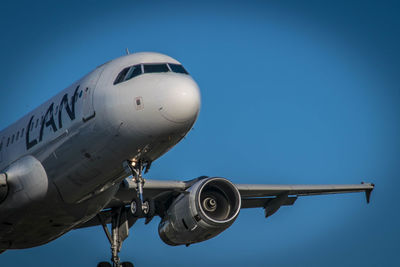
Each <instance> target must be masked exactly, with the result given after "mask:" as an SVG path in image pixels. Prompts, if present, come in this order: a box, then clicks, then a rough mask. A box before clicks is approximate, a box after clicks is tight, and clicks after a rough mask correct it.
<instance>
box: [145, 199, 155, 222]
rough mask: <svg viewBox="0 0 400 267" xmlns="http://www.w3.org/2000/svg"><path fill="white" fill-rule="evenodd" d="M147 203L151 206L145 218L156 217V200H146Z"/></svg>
mask: <svg viewBox="0 0 400 267" xmlns="http://www.w3.org/2000/svg"><path fill="white" fill-rule="evenodd" d="M145 202H147V205H148V206H149V211H148V212H147V214H145V216H146V217H147V218H152V217H154V214H155V213H156V207H155V204H154V199H152V198H151V199H146V200H145Z"/></svg>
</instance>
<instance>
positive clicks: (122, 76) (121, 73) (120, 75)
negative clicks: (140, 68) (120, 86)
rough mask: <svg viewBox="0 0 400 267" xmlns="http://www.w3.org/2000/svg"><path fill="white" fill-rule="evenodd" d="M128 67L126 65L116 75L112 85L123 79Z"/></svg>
mask: <svg viewBox="0 0 400 267" xmlns="http://www.w3.org/2000/svg"><path fill="white" fill-rule="evenodd" d="M129 69H130V67H127V68H125V69H123V70H122V71H121V72H120V73H119V74H118V76H117V78H116V79H115V81H114V85H115V84H117V83H120V82H123V81H124V78H125V75H126V73H127V72H128V70H129Z"/></svg>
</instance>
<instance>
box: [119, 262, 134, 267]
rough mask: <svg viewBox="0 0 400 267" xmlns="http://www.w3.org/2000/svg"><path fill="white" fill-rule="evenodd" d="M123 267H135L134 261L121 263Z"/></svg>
mask: <svg viewBox="0 0 400 267" xmlns="http://www.w3.org/2000/svg"><path fill="white" fill-rule="evenodd" d="M121 266H122V267H134V266H133V263H132V262H129V261H126V262H123V263H122V264H121Z"/></svg>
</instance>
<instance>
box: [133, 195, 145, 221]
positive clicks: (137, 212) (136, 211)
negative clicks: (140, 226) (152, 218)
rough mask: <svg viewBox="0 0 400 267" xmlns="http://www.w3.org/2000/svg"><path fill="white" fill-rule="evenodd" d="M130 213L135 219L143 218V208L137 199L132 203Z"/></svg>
mask: <svg viewBox="0 0 400 267" xmlns="http://www.w3.org/2000/svg"><path fill="white" fill-rule="evenodd" d="M130 211H131V213H132V215H133V216H134V217H138V218H141V217H143V211H142V208H141V204H140V200H139V199H137V198H134V199H133V200H132V202H131V207H130Z"/></svg>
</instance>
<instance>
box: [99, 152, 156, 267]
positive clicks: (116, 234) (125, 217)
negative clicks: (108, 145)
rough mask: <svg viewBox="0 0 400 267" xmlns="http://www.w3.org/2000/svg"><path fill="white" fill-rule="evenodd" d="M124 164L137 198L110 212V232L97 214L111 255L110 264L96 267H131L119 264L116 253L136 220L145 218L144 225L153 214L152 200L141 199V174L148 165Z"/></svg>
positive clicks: (135, 162) (139, 161) (106, 263)
mask: <svg viewBox="0 0 400 267" xmlns="http://www.w3.org/2000/svg"><path fill="white" fill-rule="evenodd" d="M125 163H127V166H128V167H129V170H130V172H131V173H132V176H133V181H134V182H135V183H136V192H137V196H136V197H134V198H133V200H132V202H131V205H130V207H128V208H127V207H118V208H113V209H112V210H111V232H110V230H109V229H108V227H107V224H106V221H105V219H104V218H103V216H102V214H101V213H99V214H98V215H97V218H98V220H99V222H100V224H101V225H102V226H103V230H104V232H105V234H106V236H107V238H108V241H110V245H111V255H112V256H111V262H112V263H111V264H110V263H109V262H100V263H99V264H98V265H97V267H133V264H132V263H131V262H122V263H121V262H120V258H119V256H118V253H119V252H120V251H121V248H122V243H123V242H124V240H125V239H126V238H127V237H128V235H129V228H131V226H132V225H133V224H134V223H135V222H136V220H137V219H139V218H143V217H145V218H146V221H145V224H147V223H149V222H150V221H151V219H152V218H153V217H154V214H155V205H154V200H152V199H146V200H145V199H144V197H143V185H144V183H145V180H144V179H143V177H142V173H143V170H144V169H145V170H146V172H147V171H148V170H149V168H150V163H149V162H143V161H142V160H138V161H126V162H125ZM125 167H126V165H125ZM108 218H109V217H108ZM108 223H109V221H108Z"/></svg>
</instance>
